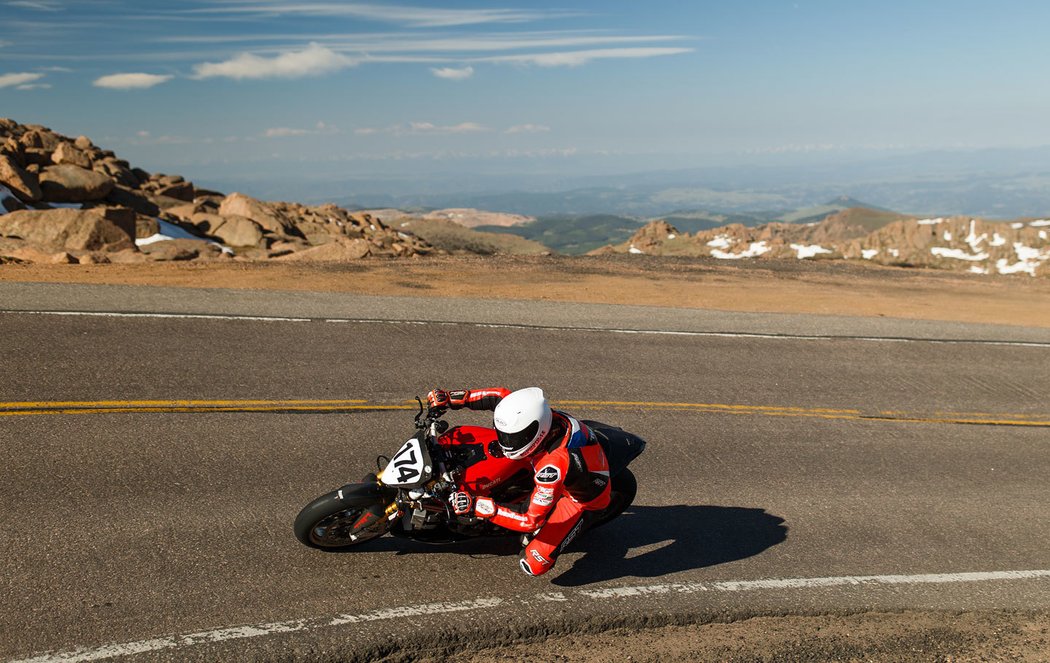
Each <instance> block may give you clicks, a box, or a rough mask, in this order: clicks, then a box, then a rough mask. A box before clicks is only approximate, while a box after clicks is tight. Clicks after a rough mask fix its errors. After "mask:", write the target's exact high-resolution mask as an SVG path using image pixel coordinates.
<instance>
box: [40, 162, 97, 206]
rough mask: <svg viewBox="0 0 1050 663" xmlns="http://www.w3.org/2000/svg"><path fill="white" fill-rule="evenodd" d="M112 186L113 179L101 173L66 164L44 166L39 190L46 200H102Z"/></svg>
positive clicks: (77, 201)
mask: <svg viewBox="0 0 1050 663" xmlns="http://www.w3.org/2000/svg"><path fill="white" fill-rule="evenodd" d="M113 186H114V183H113V180H111V179H110V178H109V177H107V176H105V175H103V174H102V173H96V172H94V171H91V170H87V169H86V168H81V167H80V166H71V165H68V164H65V165H59V166H51V167H50V168H45V169H44V171H43V173H41V175H40V190H41V192H42V193H43V197H44V200H46V201H48V202H56V203H83V202H88V201H92V200H102V199H103V198H105V197H106V196H108V195H109V193H110V192H111V191H113Z"/></svg>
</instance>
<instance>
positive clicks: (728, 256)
mask: <svg viewBox="0 0 1050 663" xmlns="http://www.w3.org/2000/svg"><path fill="white" fill-rule="evenodd" d="M768 252H769V247H768V246H766V243H765V242H764V241H763V242H751V245H750V246H748V247H747V250H746V251H741V252H740V253H726V252H725V251H719V250H718V249H714V250H713V251H711V255H712V257H715V258H718V259H719V260H739V259H740V258H757V257H758V256H760V255H762V254H763V253H768Z"/></svg>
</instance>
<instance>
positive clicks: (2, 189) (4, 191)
mask: <svg viewBox="0 0 1050 663" xmlns="http://www.w3.org/2000/svg"><path fill="white" fill-rule="evenodd" d="M14 197H15V194H13V193H11V189H8V188H7V187H6V186H4V185H3V184H0V200H3V199H4V198H14ZM3 214H7V208H6V207H4V206H3V205H0V215H3Z"/></svg>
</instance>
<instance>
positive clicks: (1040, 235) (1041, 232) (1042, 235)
mask: <svg viewBox="0 0 1050 663" xmlns="http://www.w3.org/2000/svg"><path fill="white" fill-rule="evenodd" d="M1039 239H1046V231H1045V230H1040V231H1039Z"/></svg>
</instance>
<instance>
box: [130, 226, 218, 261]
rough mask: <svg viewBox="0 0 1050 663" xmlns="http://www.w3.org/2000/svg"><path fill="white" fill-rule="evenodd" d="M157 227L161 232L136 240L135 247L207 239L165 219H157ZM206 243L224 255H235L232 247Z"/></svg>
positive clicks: (209, 241) (211, 242)
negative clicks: (178, 240)
mask: <svg viewBox="0 0 1050 663" xmlns="http://www.w3.org/2000/svg"><path fill="white" fill-rule="evenodd" d="M157 225H158V226H159V228H160V232H158V233H155V234H153V235H150V236H149V237H140V238H138V239H136V240H135V246H146V245H147V244H153V243H154V242H163V241H165V240H169V239H205V238H203V237H200V236H199V235H194V234H193V233H191V232H189V231H188V230H186V229H185V228H182V227H181V226H177V225H175V224H174V223H169V222H168V221H165V220H163V219H157ZM205 241H207V242H208V243H209V244H214V245H215V246H217V247H219V248H220V249H222V252H223V253H229V254H231V255H232V254H233V250H232V249H230V247H228V246H223V245H222V244H219V243H218V242H216V241H213V240H210V239H208V240H205Z"/></svg>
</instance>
